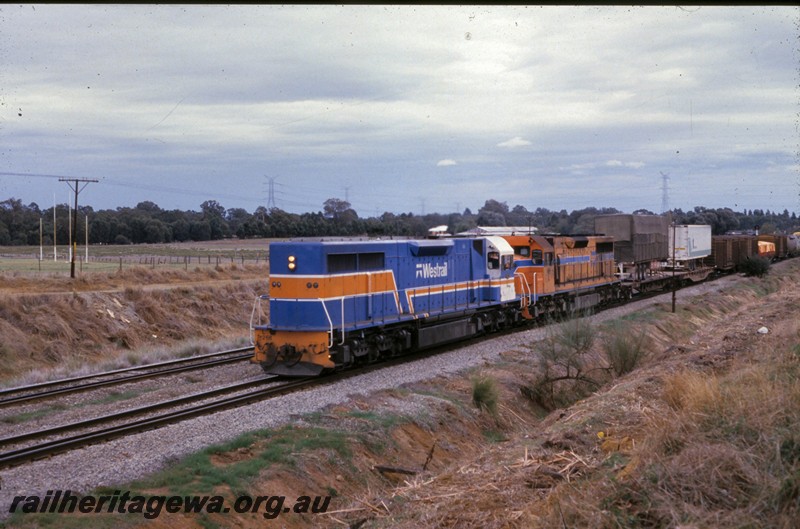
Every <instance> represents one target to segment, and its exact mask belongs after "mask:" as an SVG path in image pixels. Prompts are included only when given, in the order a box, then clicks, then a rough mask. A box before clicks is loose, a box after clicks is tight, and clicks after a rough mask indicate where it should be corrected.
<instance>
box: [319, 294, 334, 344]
mask: <svg viewBox="0 0 800 529" xmlns="http://www.w3.org/2000/svg"><path fill="white" fill-rule="evenodd" d="M320 301H321V302H322V310H324V311H325V317H326V318H328V325H329V326H330V329H331V330H330V336H331V338H330V340H328V349H331V348H332V347H333V321H332V320H331V315H330V314H328V307H326V306H325V300H324V299H320Z"/></svg>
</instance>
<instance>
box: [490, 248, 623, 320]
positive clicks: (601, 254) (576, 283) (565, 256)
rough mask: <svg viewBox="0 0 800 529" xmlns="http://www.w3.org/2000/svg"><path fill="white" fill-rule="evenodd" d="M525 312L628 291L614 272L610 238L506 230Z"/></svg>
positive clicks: (584, 304)
mask: <svg viewBox="0 0 800 529" xmlns="http://www.w3.org/2000/svg"><path fill="white" fill-rule="evenodd" d="M503 238H504V239H505V240H506V241H507V242H508V243H509V244H510V245H511V247H512V248H513V249H514V269H515V274H514V275H515V285H516V288H517V294H518V295H519V296H520V297H521V298H522V299H523V304H524V305H526V307H525V310H524V312H523V314H524V316H525V317H526V318H536V317H538V316H539V315H541V314H556V313H564V312H569V311H571V310H582V309H588V308H591V307H594V306H600V305H603V304H605V303H608V302H611V301H614V300H617V299H624V298H626V297H630V289H629V288H625V287H623V286H622V285H621V283H620V281H619V279H618V278H617V277H616V276H615V275H614V273H615V266H614V239H613V238H612V237H607V236H601V235H575V236H570V235H507V236H503Z"/></svg>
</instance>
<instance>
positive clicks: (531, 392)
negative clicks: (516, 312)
mask: <svg viewBox="0 0 800 529" xmlns="http://www.w3.org/2000/svg"><path fill="white" fill-rule="evenodd" d="M596 335H597V331H596V329H595V328H594V327H593V326H592V323H591V322H590V321H589V320H588V319H587V318H572V319H569V320H567V321H564V322H562V323H559V324H558V325H555V326H549V327H548V328H547V335H546V336H545V338H544V339H543V340H541V341H540V342H538V343H536V344H535V345H533V346H532V349H533V350H534V351H536V352H537V353H538V355H539V367H540V372H539V374H538V375H537V377H536V379H535V380H534V381H533V385H532V387H529V388H525V389H523V390H522V391H523V394H525V395H526V396H527V397H528V398H530V399H532V400H533V401H534V402H536V403H537V404H539V405H540V406H542V407H543V408H545V409H547V410H552V409H555V408H558V407H562V406H567V405H569V404H571V403H573V402H575V401H577V400H579V399H581V398H583V397H584V396H585V395H586V394H587V393H589V392H590V391H591V390H593V389H596V388H597V387H599V386H600V383H599V381H598V380H595V379H594V378H592V377H591V376H589V375H590V373H592V372H594V371H598V370H601V369H602V368H600V367H598V366H597V365H596V364H597V362H596V359H594V358H592V357H591V355H590V354H589V353H590V352H591V349H592V345H593V344H594V342H595V338H596Z"/></svg>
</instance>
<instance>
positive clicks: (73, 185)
mask: <svg viewBox="0 0 800 529" xmlns="http://www.w3.org/2000/svg"><path fill="white" fill-rule="evenodd" d="M58 181H59V182H66V183H67V185H68V186H69V188H70V189H72V190H73V191H75V209H73V210H72V226H71V227H70V232H71V233H70V235H71V240H72V258H71V261H70V265H69V277H71V278H73V279H74V278H75V254H76V253H77V251H78V239H77V237H78V194H79V193H80V192H81V191H83V189H84V188H85V187H86V186H87V185H89V184H90V183H92V182H97V180H91V179H88V178H59V179H58Z"/></svg>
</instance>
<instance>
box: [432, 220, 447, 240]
mask: <svg viewBox="0 0 800 529" xmlns="http://www.w3.org/2000/svg"><path fill="white" fill-rule="evenodd" d="M439 237H452V235H450V234H449V233H448V232H447V224H442V225H441V226H434V227H433V228H431V229H429V230H428V238H429V239H438V238H439Z"/></svg>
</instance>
